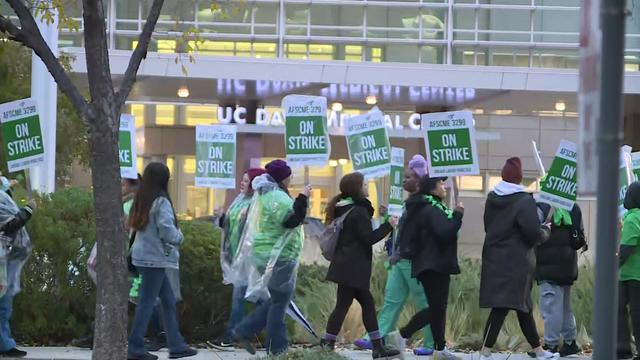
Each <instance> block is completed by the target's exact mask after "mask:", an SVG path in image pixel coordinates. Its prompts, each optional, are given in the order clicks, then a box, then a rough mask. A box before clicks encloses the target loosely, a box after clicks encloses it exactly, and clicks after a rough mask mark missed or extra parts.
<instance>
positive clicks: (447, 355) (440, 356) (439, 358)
mask: <svg viewBox="0 0 640 360" xmlns="http://www.w3.org/2000/svg"><path fill="white" fill-rule="evenodd" d="M433 360H462V358H460V357H458V356H456V354H454V353H452V352H451V351H449V349H447V348H444V350H442V351H436V352H435V353H434V354H433Z"/></svg>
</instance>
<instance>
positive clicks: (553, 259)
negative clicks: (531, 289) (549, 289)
mask: <svg viewBox="0 0 640 360" xmlns="http://www.w3.org/2000/svg"><path fill="white" fill-rule="evenodd" d="M538 207H547V208H550V206H549V205H548V204H538ZM570 216H571V223H572V224H571V225H564V224H561V225H559V224H555V223H554V224H552V225H551V235H550V236H549V240H547V241H546V242H544V243H542V244H541V245H540V246H538V247H537V248H536V274H535V278H536V280H537V281H548V282H551V283H553V284H555V285H561V286H568V285H573V282H574V281H576V280H577V279H578V250H579V249H581V248H582V247H583V246H584V245H585V244H586V241H585V236H584V227H583V224H582V211H581V210H580V206H578V204H575V205H574V206H573V209H571V212H570Z"/></svg>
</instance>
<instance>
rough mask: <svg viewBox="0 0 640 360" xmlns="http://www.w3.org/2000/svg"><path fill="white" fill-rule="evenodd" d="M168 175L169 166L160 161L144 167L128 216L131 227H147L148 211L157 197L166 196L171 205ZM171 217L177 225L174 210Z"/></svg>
mask: <svg viewBox="0 0 640 360" xmlns="http://www.w3.org/2000/svg"><path fill="white" fill-rule="evenodd" d="M169 177H170V173H169V168H168V167H167V166H166V165H165V164H162V163H158V162H153V163H151V164H149V165H148V166H147V167H146V169H144V174H143V175H142V181H141V182H140V188H139V189H138V192H137V193H136V197H135V200H134V201H133V209H132V210H131V216H130V218H129V225H130V227H131V228H132V229H134V230H144V228H146V227H147V224H149V212H150V211H151V207H152V206H153V202H154V201H155V200H156V199H157V198H159V197H164V198H167V200H169V202H170V203H171V204H172V206H173V202H171V197H170V196H169ZM173 217H174V223H175V224H176V226H177V224H178V221H177V219H176V215H175V211H174V214H173Z"/></svg>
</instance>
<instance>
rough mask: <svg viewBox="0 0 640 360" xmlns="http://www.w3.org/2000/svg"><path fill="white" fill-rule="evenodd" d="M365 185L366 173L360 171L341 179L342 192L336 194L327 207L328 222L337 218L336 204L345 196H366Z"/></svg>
mask: <svg viewBox="0 0 640 360" xmlns="http://www.w3.org/2000/svg"><path fill="white" fill-rule="evenodd" d="M363 186H364V175H362V173H359V172H353V173H351V174H347V175H345V176H343V177H342V179H340V194H338V195H336V196H334V197H333V199H331V201H329V203H328V204H327V207H326V209H325V212H326V218H325V222H326V223H327V224H329V223H331V222H332V221H333V219H335V218H336V205H337V204H338V202H339V201H340V200H342V199H344V198H348V197H350V198H353V199H359V198H364V194H363V193H362V187H363Z"/></svg>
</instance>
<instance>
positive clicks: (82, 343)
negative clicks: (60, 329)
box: [71, 335, 93, 349]
mask: <svg viewBox="0 0 640 360" xmlns="http://www.w3.org/2000/svg"><path fill="white" fill-rule="evenodd" d="M71 346H73V347H77V348H80V349H93V335H88V336H85V337H83V338H80V339H73V340H71Z"/></svg>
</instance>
